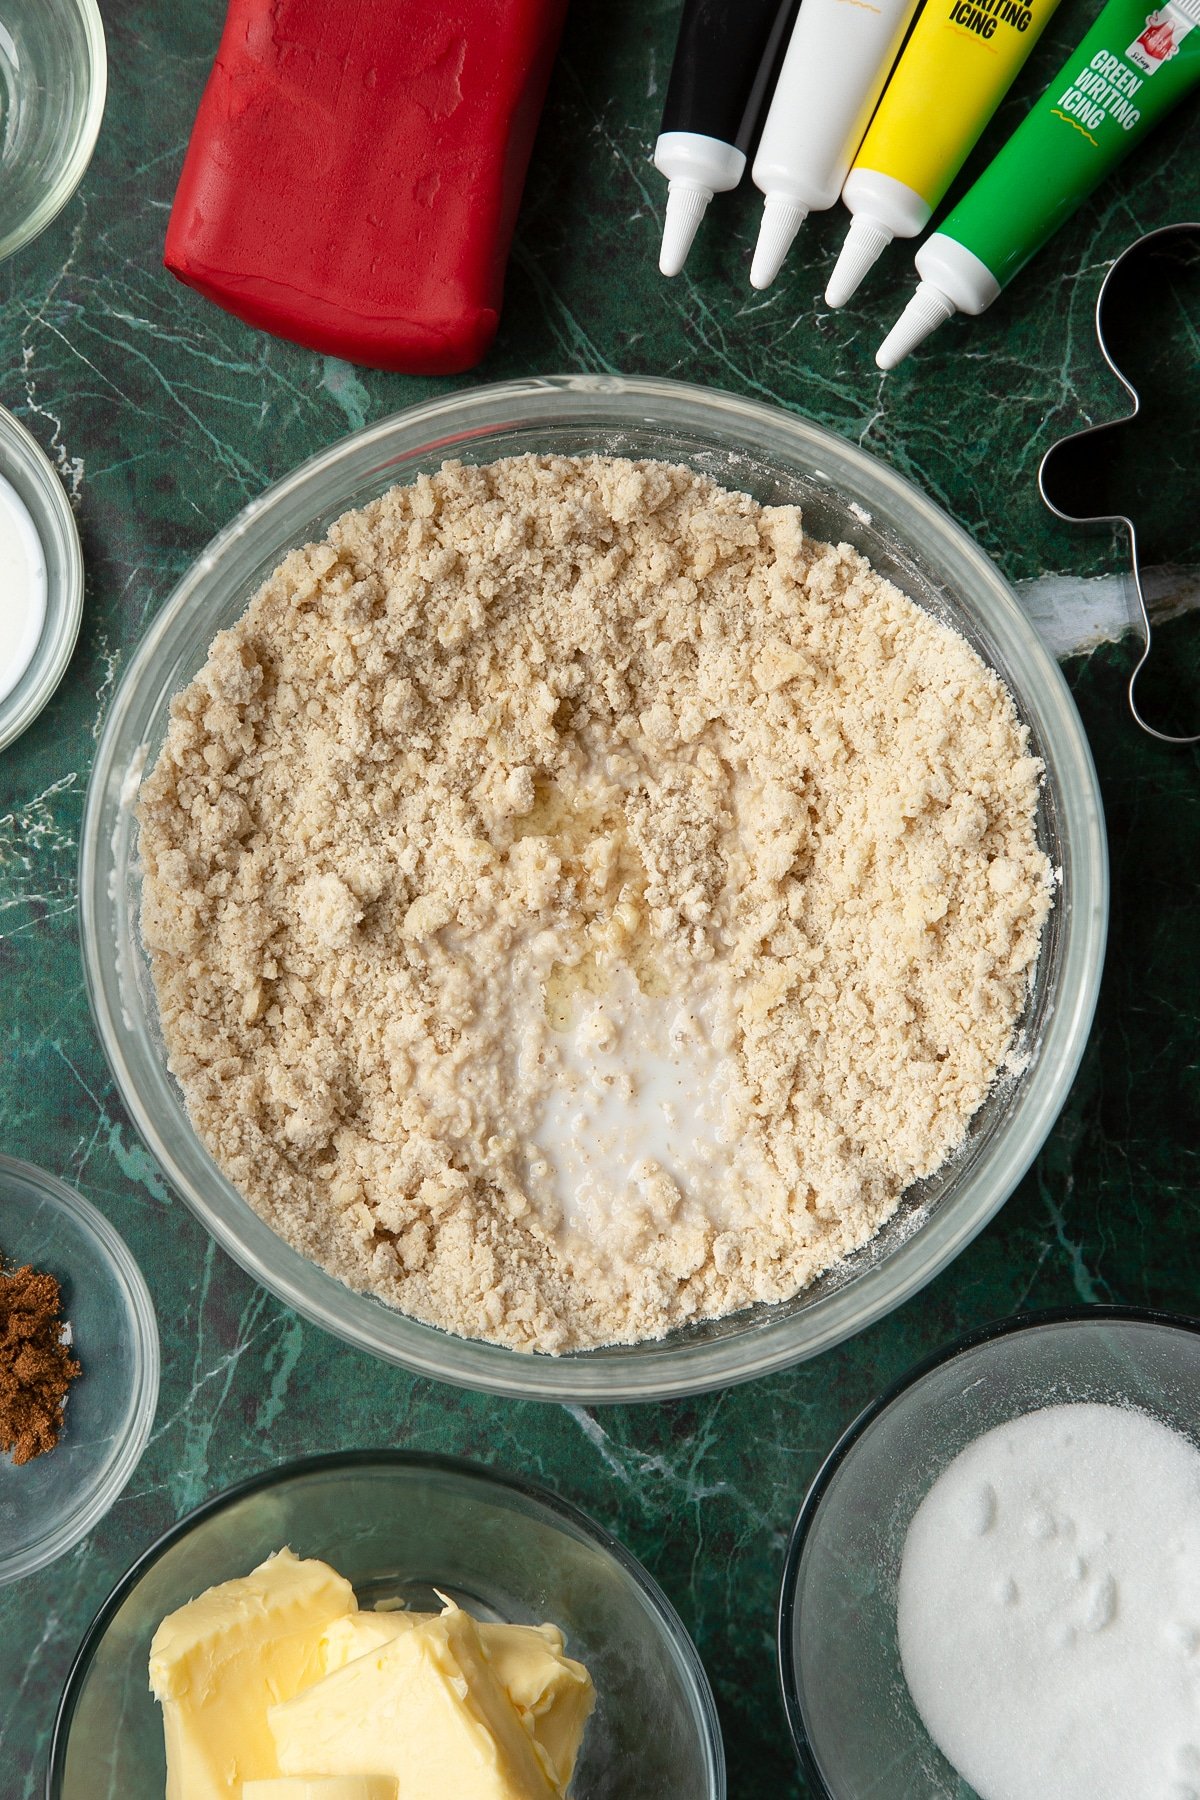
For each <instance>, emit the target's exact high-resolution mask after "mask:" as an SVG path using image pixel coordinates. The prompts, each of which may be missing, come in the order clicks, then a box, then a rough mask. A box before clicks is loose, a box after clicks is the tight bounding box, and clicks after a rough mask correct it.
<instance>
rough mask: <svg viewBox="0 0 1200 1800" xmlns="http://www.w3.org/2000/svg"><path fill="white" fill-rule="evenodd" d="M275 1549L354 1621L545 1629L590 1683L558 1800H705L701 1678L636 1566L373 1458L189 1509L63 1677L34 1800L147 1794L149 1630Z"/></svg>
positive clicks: (540, 1516)
mask: <svg viewBox="0 0 1200 1800" xmlns="http://www.w3.org/2000/svg"><path fill="white" fill-rule="evenodd" d="M284 1544H287V1545H289V1546H290V1547H291V1549H293V1550H294V1551H295V1552H296V1554H297V1555H298V1556H316V1557H320V1558H321V1559H322V1560H323V1561H325V1562H328V1563H331V1564H332V1566H333V1567H334V1568H335V1569H337V1570H338V1571H339V1573H341V1574H343V1575H345V1576H346V1577H347V1579H348V1580H349V1581H351V1582H352V1583H353V1585H354V1589H355V1592H356V1594H357V1595H358V1600H359V1604H360V1605H361V1606H363V1607H370V1606H373V1605H375V1604H376V1602H378V1601H383V1600H393V1599H397V1598H398V1599H402V1600H404V1601H406V1602H407V1603H408V1604H409V1605H411V1606H413V1607H414V1608H416V1609H418V1610H421V1611H435V1612H436V1611H439V1610H440V1603H439V1601H438V1599H437V1595H436V1593H435V1591H434V1590H435V1589H441V1590H442V1592H444V1593H448V1594H450V1595H451V1596H452V1597H453V1598H454V1599H455V1600H457V1601H458V1602H459V1603H460V1604H461V1605H463V1606H465V1607H466V1608H467V1610H468V1611H470V1612H472V1613H474V1615H475V1616H476V1617H477V1618H481V1619H491V1620H504V1621H507V1622H509V1623H511V1624H518V1625H537V1624H541V1623H543V1622H547V1621H548V1622H550V1623H552V1624H555V1625H558V1626H560V1627H561V1629H562V1631H563V1633H564V1634H565V1636H566V1641H567V1651H568V1654H569V1655H571V1656H574V1657H577V1658H578V1659H579V1660H580V1661H581V1662H583V1663H584V1664H585V1665H586V1667H587V1669H588V1671H589V1672H590V1674H591V1676H592V1680H593V1681H594V1682H595V1685H596V1710H595V1711H594V1713H593V1714H592V1717H591V1720H590V1721H589V1723H588V1728H587V1734H586V1736H585V1738H584V1741H583V1748H582V1750H581V1753H580V1758H579V1765H578V1768H577V1769H576V1773H575V1778H574V1781H573V1783H572V1788H571V1792H572V1794H573V1795H574V1796H575V1797H576V1800H723V1797H724V1794H725V1758H724V1751H723V1749H722V1745H721V1731H720V1726H719V1724H718V1722H717V1713H716V1707H715V1705H714V1703H713V1697H712V1690H711V1689H710V1687H709V1684H708V1677H707V1676H706V1675H705V1673H704V1666H703V1664H702V1663H701V1661H700V1658H699V1657H698V1656H697V1654H696V1650H695V1647H694V1646H693V1644H692V1641H691V1639H690V1638H689V1636H688V1634H687V1632H686V1631H685V1630H684V1627H683V1624H682V1622H681V1621H680V1619H679V1617H678V1615H677V1614H676V1612H675V1611H674V1609H673V1608H672V1606H671V1604H670V1602H669V1601H668V1600H667V1598H666V1596H665V1595H664V1594H663V1592H662V1590H661V1589H660V1588H659V1587H658V1585H657V1584H656V1583H655V1582H654V1581H653V1580H652V1579H651V1577H650V1576H649V1575H648V1574H647V1573H646V1571H645V1569H643V1568H642V1567H641V1565H640V1563H638V1562H636V1561H635V1559H634V1558H633V1557H632V1556H631V1555H630V1554H629V1552H628V1551H627V1550H625V1549H624V1548H623V1547H622V1546H621V1545H620V1544H619V1543H618V1542H617V1541H616V1539H615V1538H612V1537H610V1536H609V1535H608V1533H607V1532H606V1531H602V1530H601V1529H600V1527H599V1526H598V1525H595V1524H593V1523H592V1521H591V1520H590V1519H588V1518H586V1517H585V1516H584V1514H583V1513H581V1512H578V1511H576V1509H575V1508H574V1507H573V1506H568V1505H566V1504H565V1503H564V1502H563V1501H561V1500H558V1499H556V1498H553V1497H552V1496H551V1495H549V1494H547V1493H544V1492H542V1491H541V1490H539V1489H537V1488H533V1487H530V1486H527V1485H526V1484H525V1483H524V1482H516V1481H509V1480H507V1479H505V1478H503V1477H501V1476H500V1475H497V1474H494V1473H493V1472H492V1471H491V1470H489V1469H483V1468H478V1467H476V1466H474V1465H473V1464H471V1463H468V1462H460V1461H457V1460H456V1459H454V1458H451V1457H443V1456H422V1455H417V1454H410V1453H407V1452H400V1451H386V1450H378V1451H360V1452H353V1451H351V1452H342V1453H340V1454H337V1455H333V1456H318V1457H312V1458H309V1459H308V1460H306V1461H302V1462H295V1463H290V1464H288V1465H286V1466H285V1467H283V1468H279V1469H272V1470H270V1471H269V1472H268V1473H266V1474H264V1475H261V1476H259V1477H258V1478H257V1479H256V1480H253V1481H248V1482H244V1483H243V1484H242V1485H241V1486H239V1487H234V1488H230V1489H229V1490H228V1492H227V1493H224V1494H221V1495H218V1496H217V1498H216V1499H214V1500H210V1501H208V1503H207V1504H206V1505H204V1506H201V1507H199V1508H198V1509H197V1510H196V1511H195V1512H193V1513H190V1514H189V1515H188V1516H187V1518H185V1519H182V1520H181V1521H180V1523H179V1524H178V1525H175V1526H174V1527H173V1528H172V1529H171V1530H170V1531H168V1532H167V1533H166V1535H165V1536H164V1537H162V1538H160V1539H159V1541H158V1543H157V1544H155V1545H154V1546H153V1548H152V1549H150V1550H148V1551H147V1552H146V1554H145V1555H144V1556H143V1557H142V1558H141V1560H140V1561H139V1562H137V1563H135V1565H134V1566H133V1568H132V1569H131V1570H130V1571H129V1573H128V1574H127V1575H126V1576H125V1578H124V1579H123V1580H122V1581H121V1582H120V1583H119V1584H118V1585H117V1587H116V1588H115V1589H114V1591H113V1593H112V1594H111V1596H110V1597H109V1599H108V1600H107V1602H106V1603H105V1605H104V1606H103V1607H102V1608H101V1610H100V1613H99V1614H98V1616H97V1618H96V1620H95V1623H94V1624H93V1625H92V1627H91V1630H90V1631H89V1632H88V1635H87V1637H86V1638H85V1639H84V1642H83V1645H82V1647H81V1649H80V1651H79V1654H78V1656H77V1657H76V1659H75V1665H74V1667H73V1668H72V1670H71V1673H70V1675H69V1677H68V1679H67V1685H66V1688H65V1690H64V1693H63V1698H62V1702H61V1704H60V1706H59V1711H58V1719H57V1722H56V1724H55V1729H54V1740H53V1744H52V1747H51V1754H50V1769H49V1776H48V1780H47V1790H46V1791H47V1800H124V1797H125V1796H126V1795H135V1794H136V1795H146V1794H161V1793H162V1791H163V1786H164V1781H165V1764H164V1756H163V1735H162V1722H161V1717H160V1714H159V1710H158V1707H157V1706H156V1704H155V1702H154V1700H153V1699H152V1698H151V1696H150V1693H149V1691H148V1689H147V1682H146V1664H147V1658H148V1656H149V1651H150V1640H151V1638H152V1637H153V1635H154V1631H155V1628H156V1627H157V1625H158V1623H159V1621H160V1619H162V1618H163V1617H164V1616H165V1615H166V1614H167V1613H169V1612H171V1611H173V1609H174V1608H175V1607H177V1606H181V1605H182V1604H183V1603H184V1601H186V1600H190V1599H191V1598H192V1597H193V1595H195V1594H198V1593H200V1592H202V1590H203V1589H205V1588H207V1587H211V1586H212V1585H213V1584H214V1583H215V1582H218V1581H227V1580H229V1579H230V1578H231V1577H232V1576H235V1575H244V1574H246V1573H247V1572H248V1571H249V1570H250V1569H251V1568H253V1567H254V1565H255V1564H256V1563H259V1562H261V1561H262V1559H263V1558H264V1557H266V1556H269V1555H270V1554H271V1553H272V1552H273V1551H275V1550H278V1549H280V1548H281V1546H283V1545H284ZM447 1800H450V1797H449V1796H447Z"/></svg>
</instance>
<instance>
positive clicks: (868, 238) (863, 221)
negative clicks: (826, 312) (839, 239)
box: [825, 215, 895, 306]
mask: <svg viewBox="0 0 1200 1800" xmlns="http://www.w3.org/2000/svg"><path fill="white" fill-rule="evenodd" d="M894 235H895V234H894V233H893V232H890V231H889V230H888V228H887V226H886V225H877V224H876V223H875V221H874V219H868V218H865V217H862V216H860V215H856V216H855V217H854V218H852V219H851V221H850V229H849V231H848V232H847V233H846V241H845V243H844V244H843V245H842V251H841V255H840V256H839V257H838V259H837V261H836V263H834V265H833V274H832V275H831V276H830V277H829V286H828V287H827V288H826V289H825V304H826V306H845V304H846V302H847V300H849V298H850V296H851V295H852V294H853V293H855V292H857V289H858V284H859V282H860V281H861V280H862V278H863V276H864V275H865V274H866V272H867V270H868V269H870V268H873V267H874V265H875V263H876V262H877V261H878V259H879V258H880V257H881V256H882V255H883V253H884V251H885V250H886V249H887V247H888V245H889V244H890V243H891V241H892V238H893V236H894Z"/></svg>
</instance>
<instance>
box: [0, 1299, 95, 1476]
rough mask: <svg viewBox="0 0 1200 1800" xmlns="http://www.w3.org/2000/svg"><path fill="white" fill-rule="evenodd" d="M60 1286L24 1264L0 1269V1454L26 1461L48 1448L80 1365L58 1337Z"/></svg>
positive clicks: (60, 1327)
mask: <svg viewBox="0 0 1200 1800" xmlns="http://www.w3.org/2000/svg"><path fill="white" fill-rule="evenodd" d="M61 1311H62V1291H61V1289H60V1288H59V1285H58V1282H57V1281H56V1280H55V1278H54V1276H53V1275H47V1274H46V1273H45V1272H44V1271H43V1270H40V1269H33V1268H30V1267H29V1265H28V1264H25V1265H24V1266H22V1267H21V1268H17V1269H8V1270H4V1269H0V1454H11V1456H12V1459H13V1462H14V1463H18V1464H19V1463H27V1462H31V1461H32V1460H33V1458H34V1457H35V1456H41V1455H42V1453H43V1452H44V1451H46V1450H53V1448H54V1446H55V1444H57V1442H58V1439H59V1433H60V1432H61V1431H62V1424H63V1406H64V1403H65V1401H66V1397H67V1389H68V1388H69V1387H70V1385H71V1383H72V1382H73V1381H74V1380H75V1378H76V1376H77V1375H78V1374H79V1372H80V1365H79V1363H78V1362H77V1361H76V1359H75V1358H74V1357H73V1356H72V1355H71V1351H70V1347H69V1345H67V1344H66V1343H64V1342H63V1321H62V1318H61Z"/></svg>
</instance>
